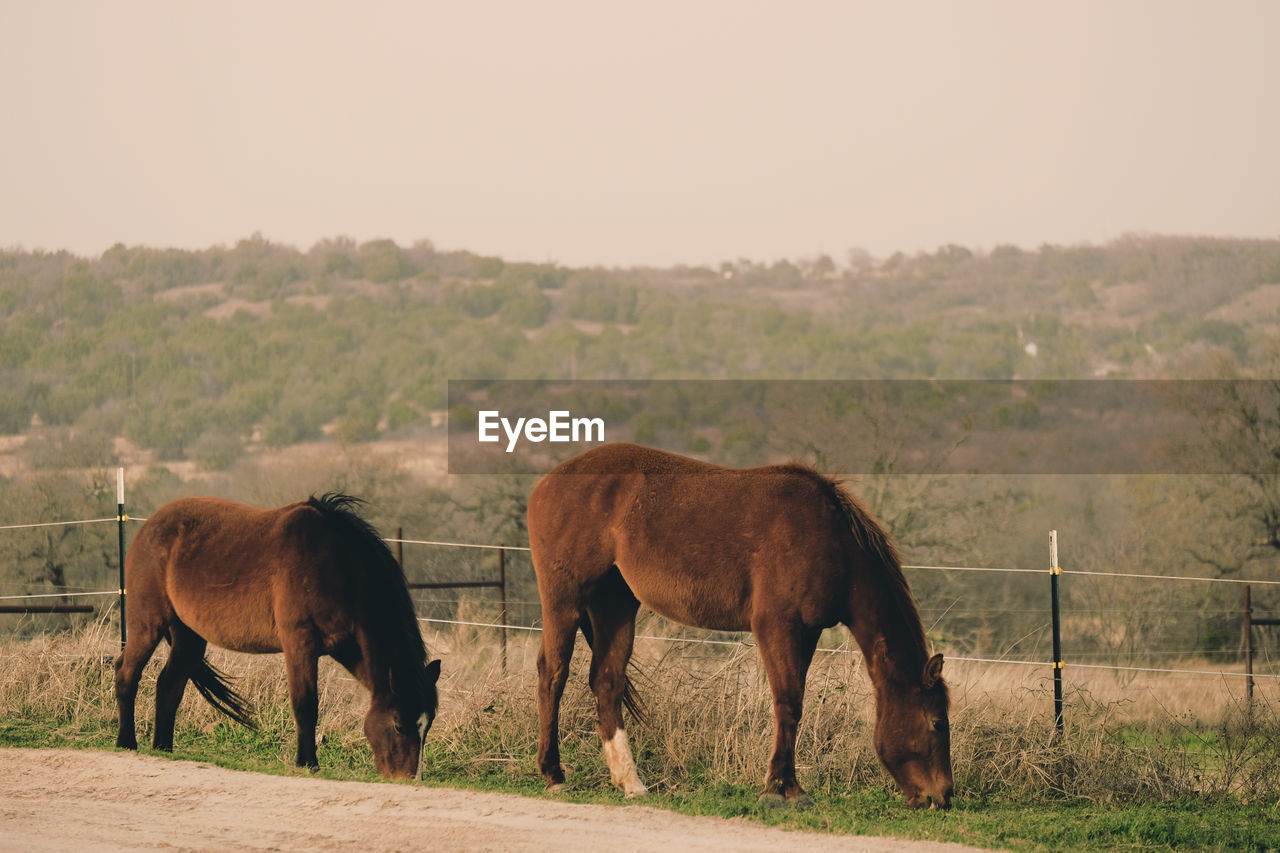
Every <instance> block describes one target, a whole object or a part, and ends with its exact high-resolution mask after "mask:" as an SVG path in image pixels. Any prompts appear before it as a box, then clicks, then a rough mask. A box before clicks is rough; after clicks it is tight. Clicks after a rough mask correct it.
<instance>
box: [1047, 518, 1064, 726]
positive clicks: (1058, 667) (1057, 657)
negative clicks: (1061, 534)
mask: <svg viewBox="0 0 1280 853" xmlns="http://www.w3.org/2000/svg"><path fill="white" fill-rule="evenodd" d="M1061 575H1062V566H1060V565H1058V531H1056V530H1050V531H1049V594H1050V597H1051V599H1052V607H1053V725H1054V728H1055V729H1057V731H1058V733H1059V734H1061V733H1062V668H1063V666H1064V664H1063V661H1062V615H1061V608H1060V606H1059V597H1058V578H1059V577H1060V576H1061Z"/></svg>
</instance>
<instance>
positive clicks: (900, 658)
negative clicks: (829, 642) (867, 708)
mask: <svg viewBox="0 0 1280 853" xmlns="http://www.w3.org/2000/svg"><path fill="white" fill-rule="evenodd" d="M889 571H891V570H890V569H889V568H888V567H883V568H882V567H867V566H865V565H864V566H862V567H860V568H859V569H858V570H856V574H855V578H854V582H853V583H851V584H850V588H851V595H850V599H851V600H850V602H849V614H850V615H849V619H848V621H846V622H845V624H846V625H847V626H848V628H849V632H850V633H851V634H852V635H853V638H854V640H855V641H856V642H857V644H858V647H859V648H860V649H862V654H863V657H864V658H865V659H866V661H867V671H868V672H869V673H870V674H871V679H872V682H873V683H874V685H875V688H876V691H877V693H882V692H883V691H886V690H894V689H895V687H901V686H907V685H916V684H919V683H920V679H921V677H922V675H923V673H924V665H925V661H926V659H927V654H926V651H925V641H924V630H923V627H922V626H921V625H920V617H919V614H918V613H917V611H916V609H915V605H914V604H913V603H912V602H911V601H910V600H909V599H908V600H904V599H903V595H904V592H903V591H902V590H896V589H895V588H894V586H893V584H894V583H895V581H894V580H892V579H891V578H890V577H889V576H888V575H887V574H886V573H887V572H889ZM878 650H882V651H883V654H881V653H880V651H878Z"/></svg>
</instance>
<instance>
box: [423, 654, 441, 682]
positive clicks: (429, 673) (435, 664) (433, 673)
mask: <svg viewBox="0 0 1280 853" xmlns="http://www.w3.org/2000/svg"><path fill="white" fill-rule="evenodd" d="M425 672H426V681H427V684H435V683H436V682H437V681H439V680H440V658H436V659H435V660H433V661H431V663H429V664H427V666H426V670H425Z"/></svg>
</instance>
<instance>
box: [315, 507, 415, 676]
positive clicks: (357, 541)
mask: <svg viewBox="0 0 1280 853" xmlns="http://www.w3.org/2000/svg"><path fill="white" fill-rule="evenodd" d="M364 503H365V501H364V500H363V499H362V498H357V497H354V496H352V495H348V494H344V493H342V492H325V493H324V494H323V495H320V496H319V497H317V496H316V495H312V496H311V497H310V498H309V499H308V500H307V505H308V506H310V507H311V508H312V509H315V510H316V511H318V512H319V513H320V514H321V516H323V517H324V519H325V521H326V522H327V523H328V526H329V529H330V530H332V531H334V532H336V533H339V534H340V535H341V536H342V537H343V541H344V542H347V543H350V545H349V552H350V553H356V554H362V555H365V556H366V557H372V559H365V560H362V561H361V562H362V565H361V566H360V567H359V568H360V569H363V571H364V575H363V577H364V579H365V580H366V581H367V583H366V584H363V585H362V584H357V585H356V588H357V589H362V590H364V593H363V594H361V595H360V599H361V601H362V604H363V606H364V607H365V608H370V609H371V608H378V612H377V613H373V614H369V615H370V616H372V617H373V618H371V619H369V620H368V624H369V625H370V626H374V628H375V630H376V632H377V636H378V639H379V641H380V643H381V649H380V651H381V652H383V653H384V654H387V655H388V656H389V663H390V668H391V673H392V680H393V681H394V683H395V684H396V685H400V686H401V688H402V689H403V685H407V684H412V685H417V684H418V674H419V673H420V672H421V671H422V667H423V666H424V665H425V664H426V662H427V647H426V644H425V643H424V642H423V641H422V630H421V628H419V626H418V614H417V613H416V612H414V609H413V600H412V599H411V598H410V597H409V587H408V581H407V580H406V579H405V576H404V569H403V568H401V566H400V562H399V561H398V560H397V559H396V558H395V555H394V554H392V553H391V549H390V548H389V547H388V546H387V543H386V541H385V540H384V539H383V538H382V535H381V534H380V533H379V532H378V531H377V529H376V528H375V527H374V526H373V525H372V524H370V523H369V522H368V521H366V520H365V519H364V518H363V517H362V516H361V515H360V514H359V513H358V512H357V511H356V508H357V507H360V506H363V505H364Z"/></svg>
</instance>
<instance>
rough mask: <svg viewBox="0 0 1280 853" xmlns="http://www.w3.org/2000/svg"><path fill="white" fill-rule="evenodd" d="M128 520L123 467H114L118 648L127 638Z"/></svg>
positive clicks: (122, 645) (122, 646)
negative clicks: (125, 609)
mask: <svg viewBox="0 0 1280 853" xmlns="http://www.w3.org/2000/svg"><path fill="white" fill-rule="evenodd" d="M128 520H129V516H127V515H125V514H124V469H123V468H117V469H116V528H117V532H118V533H119V537H120V542H119V545H120V648H122V649H123V648H124V644H125V640H126V639H128V636H127V634H126V633H125V621H124V592H125V590H124V523H125V522H126V521H128Z"/></svg>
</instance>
